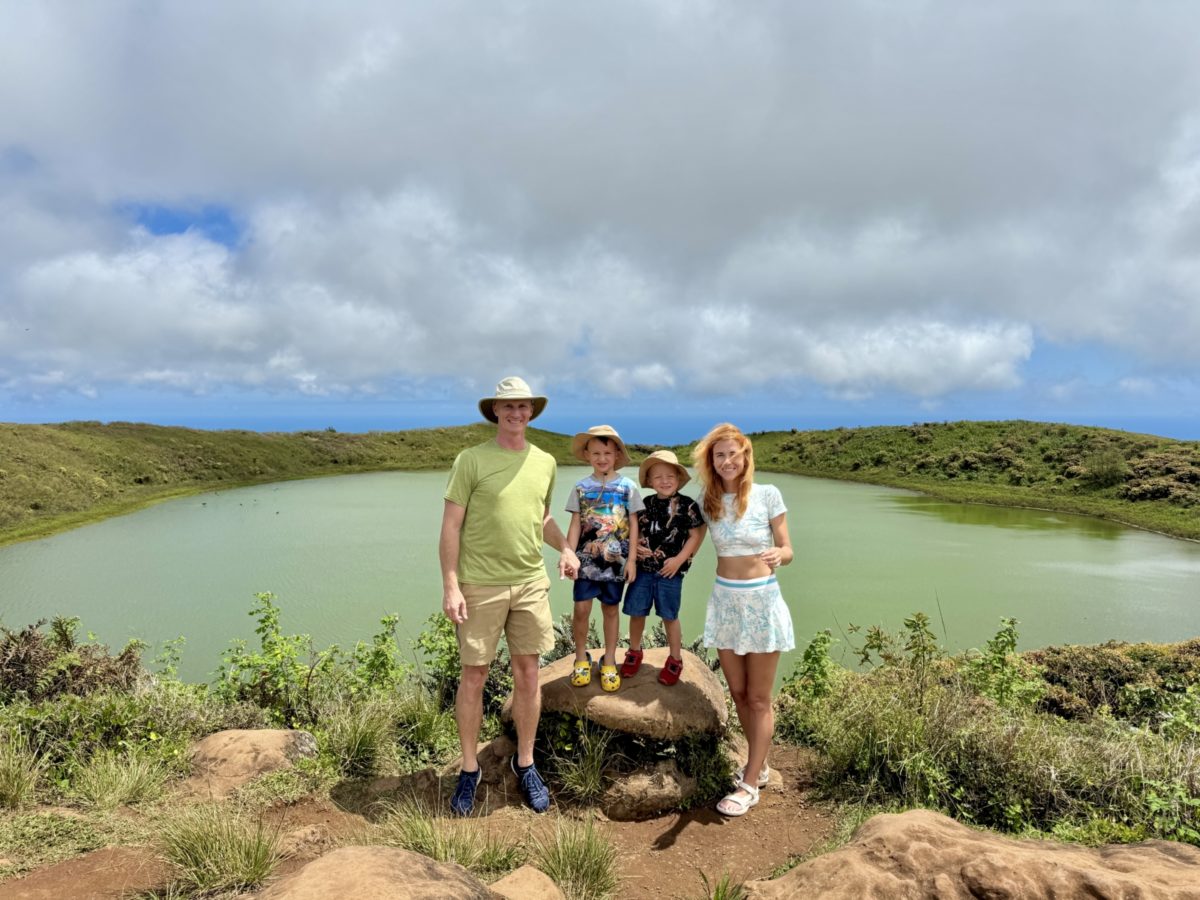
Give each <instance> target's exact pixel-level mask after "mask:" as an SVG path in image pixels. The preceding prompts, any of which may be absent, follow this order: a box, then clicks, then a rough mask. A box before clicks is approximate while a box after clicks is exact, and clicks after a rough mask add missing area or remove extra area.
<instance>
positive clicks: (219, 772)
mask: <svg viewBox="0 0 1200 900" xmlns="http://www.w3.org/2000/svg"><path fill="white" fill-rule="evenodd" d="M316 755H317V742H316V740H315V739H314V738H313V736H312V735H311V734H309V733H308V732H307V731H292V730H287V729H269V728H262V729H241V728H234V729H230V730H228V731H218V732H217V733H216V734H210V735H209V736H208V737H206V738H204V739H203V740H201V741H198V742H196V744H194V745H193V747H192V757H191V758H192V775H191V777H190V778H188V779H187V781H185V782H184V784H183V786H184V789H185V790H187V791H190V792H191V793H194V794H197V795H199V796H202V797H207V798H209V799H213V800H218V799H222V798H224V797H227V796H229V794H231V793H233V791H234V790H236V789H237V788H239V787H241V786H242V785H243V784H245V783H246V782H248V781H252V780H253V779H255V778H258V777H259V776H260V775H266V774H267V773H268V772H275V771H278V770H279V769H287V768H290V767H291V766H292V764H293V763H294V762H295V761H296V760H297V759H300V758H301V757H305V756H310V757H311V756H316Z"/></svg>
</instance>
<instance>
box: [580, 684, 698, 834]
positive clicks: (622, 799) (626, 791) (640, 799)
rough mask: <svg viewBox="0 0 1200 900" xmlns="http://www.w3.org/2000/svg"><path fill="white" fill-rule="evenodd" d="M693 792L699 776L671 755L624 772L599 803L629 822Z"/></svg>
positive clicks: (668, 806) (613, 815)
mask: <svg viewBox="0 0 1200 900" xmlns="http://www.w3.org/2000/svg"><path fill="white" fill-rule="evenodd" d="M639 674H640V673H639ZM694 793H696V779H695V778H693V777H692V776H690V775H685V774H684V773H683V772H681V771H679V767H678V766H677V765H676V764H675V760H673V759H668V760H663V761H662V762H660V763H657V764H656V765H654V766H652V767H649V768H645V769H638V770H637V771H636V772H632V773H630V774H629V775H623V776H621V777H620V778H619V779H617V780H616V781H614V782H613V783H612V784H611V785H610V786H609V788H608V790H607V791H605V792H604V797H603V798H602V799H601V801H600V806H601V808H602V809H603V810H604V814H605V815H606V816H608V817H609V818H610V819H616V820H618V821H622V822H629V821H634V820H637V819H649V818H653V817H654V816H657V815H658V814H659V813H662V812H666V811H667V810H669V809H679V807H681V806H683V804H684V802H685V801H686V800H687V799H688V798H689V797H691V796H692V794H694Z"/></svg>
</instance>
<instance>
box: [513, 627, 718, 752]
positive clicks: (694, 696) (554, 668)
mask: <svg viewBox="0 0 1200 900" xmlns="http://www.w3.org/2000/svg"><path fill="white" fill-rule="evenodd" d="M590 652H591V654H592V659H593V660H597V661H598V660H599V659H600V657H601V656H602V655H603V651H600V650H592V651H590ZM617 655H618V657H619V658H624V653H623V652H618V654H617ZM666 659H667V648H666V647H657V648H653V649H650V650H647V651H646V655H645V658H644V661H643V663H642V668H641V671H639V672H638V673H637V675H635V676H634V677H633V678H623V679H622V680H621V689H620V690H619V691H616V692H615V693H612V694H608V693H605V692H604V691H602V690H601V689H600V677H599V675H600V673H599V669H598V668H597V670H596V671H595V673H594V674H593V676H592V683H591V684H589V685H588V686H587V687H584V688H577V687H572V686H571V680H570V679H571V669H572V667H573V666H574V657H572V656H564V657H563V658H562V659H558V660H555V661H554V662H552V663H550V665H548V666H546V667H545V668H543V669H542V670H541V671H540V672H539V673H538V683H539V685H540V686H541V691H542V711H543V712H559V713H569V714H571V715H573V716H578V717H580V718H583V719H587V720H589V721H591V722H595V723H597V724H598V725H603V726H604V727H605V728H611V729H612V730H613V731H622V732H625V733H627V734H639V735H644V736H646V737H651V738H656V739H659V740H674V739H676V738H681V737H683V736H684V735H688V734H695V733H698V732H717V731H721V730H723V729H724V727H725V722H726V720H727V719H728V718H729V711H728V709H727V708H726V706H725V692H724V691H723V690H722V688H721V682H720V681H719V680H718V679H717V676H716V675H715V674H714V673H713V671H712V670H711V669H709V667H708V666H706V665H705V664H704V663H703V662H702V661H701V660H700V659H699V657H697V656H696V655H695V654H692V653H689V652H688V651H686V650H684V651H683V675H682V677H681V678H680V679H679V683H678V684H675V685H673V686H671V687H667V686H665V685H662V684H659V683H658V672H659V670H660V669H661V668H662V665H663V663H664V662H666ZM501 716H502V718H503V719H504V720H505V721H506V722H507V721H511V720H512V697H509V698H508V700H507V701H505V704H504V708H503V710H502V711H501Z"/></svg>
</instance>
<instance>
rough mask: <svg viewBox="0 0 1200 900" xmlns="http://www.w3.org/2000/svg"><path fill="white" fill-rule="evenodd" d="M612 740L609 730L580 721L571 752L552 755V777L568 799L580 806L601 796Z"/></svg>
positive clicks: (609, 760)
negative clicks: (578, 802)
mask: <svg viewBox="0 0 1200 900" xmlns="http://www.w3.org/2000/svg"><path fill="white" fill-rule="evenodd" d="M613 737H614V733H613V732H612V731H610V730H609V729H607V728H603V727H601V726H597V725H590V724H589V723H588V722H587V720H586V719H581V720H580V723H579V731H578V735H577V738H576V741H575V746H574V747H573V748H572V750H573V752H571V753H558V752H553V755H552V756H551V764H552V766H553V771H554V775H555V776H556V777H557V779H558V782H559V783H560V784H561V785H562V788H563V790H564V791H565V792H566V793H567V794H568V795H569V796H571V797H573V798H574V799H576V800H578V801H580V802H581V803H593V802H595V801H597V800H599V799H600V797H601V795H603V793H604V789H605V788H606V787H607V786H608V781H609V779H608V776H607V774H606V773H605V769H606V767H607V766H609V765H611V764H612V762H613V759H612V756H611V754H610V753H609V745H610V744H611V743H612V739H613Z"/></svg>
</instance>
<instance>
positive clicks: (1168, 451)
mask: <svg viewBox="0 0 1200 900" xmlns="http://www.w3.org/2000/svg"><path fill="white" fill-rule="evenodd" d="M492 434H494V429H493V428H492V426H490V425H486V424H483V423H480V424H478V425H466V426H459V427H454V428H432V429H423V430H416V431H396V432H385V431H379V432H370V433H368V434H341V433H338V432H335V431H329V430H326V431H302V432H298V433H292V434H271V433H268V434H260V433H257V432H251V431H197V430H193V429H189V428H168V427H162V426H157V425H136V424H130V423H122V422H117V423H112V424H108V425H103V424H101V423H99V422H68V423H65V424H61V425H0V544H4V543H10V542H12V541H15V540H23V539H27V538H32V537H38V536H41V535H45V534H50V533H52V532H55V531H61V530H63V529H65V528H71V527H74V526H77V525H81V524H84V523H86V522H90V521H94V520H96V519H100V518H104V517H106V516H111V515H116V514H120V513H123V512H129V511H131V510H134V509H137V508H139V507H141V506H145V505H147V504H149V503H153V502H156V501H158V500H163V499H166V498H170V497H177V496H182V495H184V494H190V493H196V492H199V491H205V490H211V489H213V488H227V487H233V486H237V485H245V484H254V483H261V482H269V481H282V480H286V479H292V478H309V477H314V476H321V475H336V474H344V473H349V472H366V471H383V470H416V469H444V468H447V467H449V465H450V463H451V462H452V461H453V459H454V456H455V454H457V453H458V451H459V450H461V449H462V448H463V447H467V446H470V445H471V444H474V443H478V442H480V441H482V440H485V439H487V438H488V437H490V436H491V435H492ZM530 436H531V439H532V440H533V442H534V443H536V444H537V445H538V446H539V447H542V448H543V449H545V450H547V451H548V452H550V453H552V454H553V455H554V456H555V457H556V458H557V459H558V461H559V462H560V463H568V464H569V463H573V462H574V459H573V458H572V457H571V455H570V438H569V437H568V436H567V435H561V434H555V433H553V432H548V431H541V430H538V429H531V432H530ZM754 443H755V452H756V457H757V459H758V465H759V468H760V469H762V470H764V471H779V472H790V473H795V474H800V475H817V476H823V477H828V478H842V479H850V480H855V481H865V482H870V483H873V484H885V485H893V486H897V487H906V488H912V489H915V490H918V491H924V492H926V493H929V494H932V495H934V496H938V497H943V498H946V499H948V500H956V501H963V502H979V503H994V504H1000V505H1005V506H1033V507H1040V508H1046V509H1055V510H1060V511H1064V512H1077V513H1083V514H1086V515H1094V516H1100V517H1103V518H1109V519H1114V520H1117V521H1122V522H1128V523H1130V524H1134V525H1138V526H1140V527H1143V528H1149V529H1153V530H1155V531H1161V532H1164V533H1166V534H1172V535H1176V536H1179V537H1187V538H1192V539H1200V443H1198V442H1195V441H1176V440H1171V439H1169V438H1161V437H1154V436H1151V435H1141V434H1129V433H1126V432H1121V431H1110V430H1106V429H1101V428H1088V427H1082V426H1073V425H1047V424H1044V423H1037V422H952V423H944V424H932V423H927V424H923V425H912V426H908V427H872V428H855V429H845V428H840V429H835V430H833V431H790V432H780V431H775V432H766V433H762V434H756V435H754ZM629 449H630V451H631V455H632V456H633V457H634V459H635V460H637V459H641V458H642V456H643V455H644V454H645V453H647V452H649V451H650V450H651V449H653V448H652V447H647V446H642V445H631V446H630V448H629ZM689 449H690V448H689V447H686V446H685V447H679V448H677V450H678V451H679V453H680V455H681V458H683V459H684V460H687V459H688V458H689Z"/></svg>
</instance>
